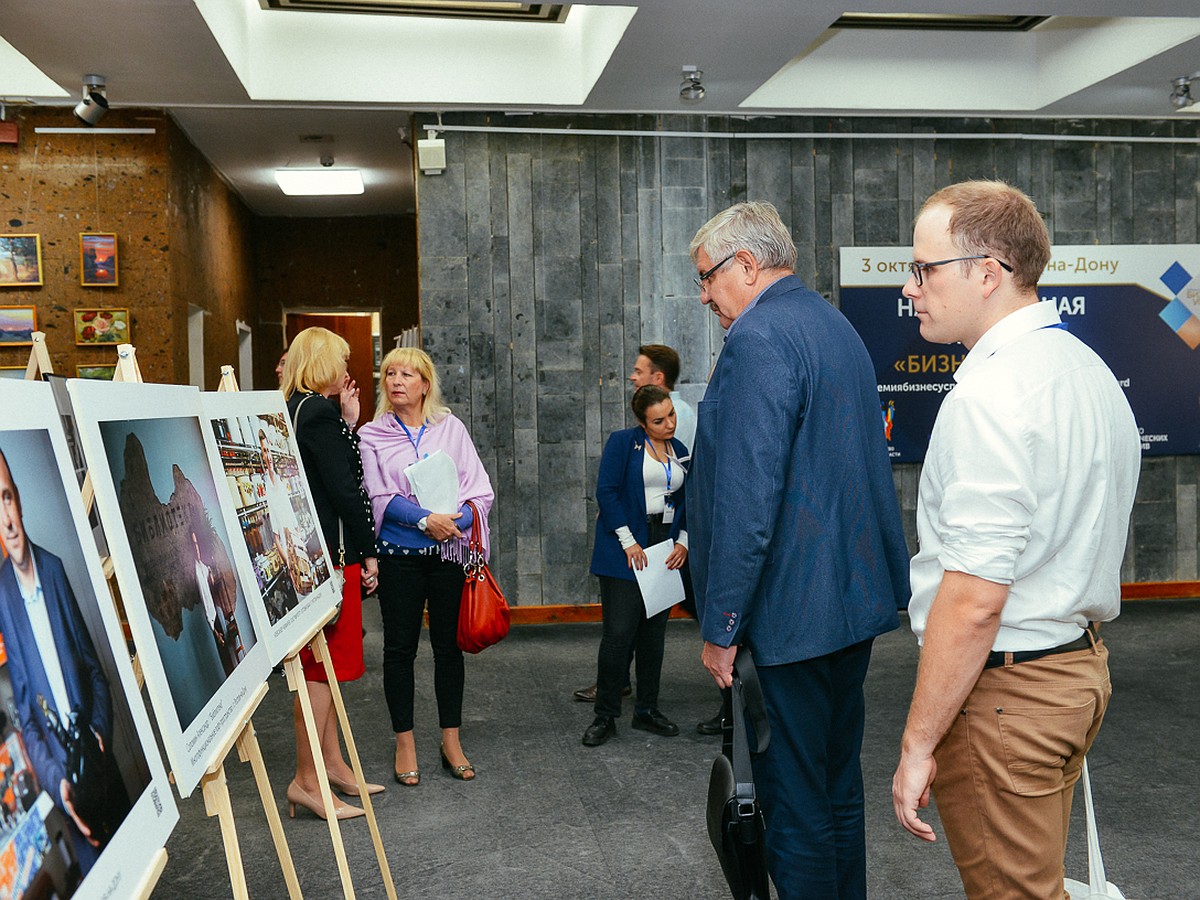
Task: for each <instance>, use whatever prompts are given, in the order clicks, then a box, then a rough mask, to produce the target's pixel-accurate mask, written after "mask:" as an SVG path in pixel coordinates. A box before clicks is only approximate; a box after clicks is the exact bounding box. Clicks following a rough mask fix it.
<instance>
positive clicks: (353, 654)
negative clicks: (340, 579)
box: [300, 563, 367, 681]
mask: <svg viewBox="0 0 1200 900" xmlns="http://www.w3.org/2000/svg"><path fill="white" fill-rule="evenodd" d="M342 575H343V576H344V577H345V579H346V581H345V584H343V585H342V614H341V615H340V616H338V620H337V621H336V622H334V623H332V624H330V625H326V626H325V643H326V644H327V645H328V646H329V658H330V660H332V662H333V674H334V675H336V676H337V680H338V681H354V680H355V679H357V678H361V677H362V676H363V673H364V672H366V671H367V667H366V664H365V663H364V662H363V640H362V566H361V565H359V564H358V563H354V565H351V566H346V567H345V568H344V569H342ZM300 662H301V664H302V665H303V666H304V680H305V681H328V680H329V679H328V678H326V677H325V666H324V665H323V664H322V663H320V662H319V661H318V660H317V659H316V658H315V657H314V656H313V653H312V651H311V650H309V649H308V647H305V648H304V649H303V650H301V651H300Z"/></svg>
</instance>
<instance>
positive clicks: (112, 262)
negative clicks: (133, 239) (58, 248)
mask: <svg viewBox="0 0 1200 900" xmlns="http://www.w3.org/2000/svg"><path fill="white" fill-rule="evenodd" d="M79 283H80V284H82V285H83V286H84V287H116V284H117V236H116V235H115V234H81V235H79Z"/></svg>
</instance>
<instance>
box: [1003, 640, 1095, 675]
mask: <svg viewBox="0 0 1200 900" xmlns="http://www.w3.org/2000/svg"><path fill="white" fill-rule="evenodd" d="M1091 646H1092V642H1091V640H1089V639H1088V633H1087V631H1084V633H1083V634H1081V635H1080V636H1079V637H1077V638H1075V640H1073V641H1071V642H1070V643H1069V644H1059V645H1058V646H1057V647H1049V648H1047V649H1045V650H1012V651H1008V650H993V651H992V652H991V653H989V654H988V656H987V662H985V663H984V664H983V667H984V668H985V669H998V668H1000V666H1003V665H1005V663H1006V661H1007V660H1006V657H1008V656H1012V661H1013V662H1014V663H1022V662H1029V661H1030V660H1034V659H1041V658H1042V657H1043V656H1053V655H1054V654H1056V653H1071V652H1073V651H1075V650H1087V649H1089V648H1090V647H1091Z"/></svg>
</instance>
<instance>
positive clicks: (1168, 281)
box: [1162, 263, 1192, 294]
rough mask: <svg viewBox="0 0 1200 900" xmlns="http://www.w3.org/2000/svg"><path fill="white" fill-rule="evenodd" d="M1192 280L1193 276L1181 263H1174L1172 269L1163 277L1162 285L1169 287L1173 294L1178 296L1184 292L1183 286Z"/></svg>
mask: <svg viewBox="0 0 1200 900" xmlns="http://www.w3.org/2000/svg"><path fill="white" fill-rule="evenodd" d="M1191 280H1192V276H1191V275H1189V274H1188V272H1187V269H1185V268H1184V267H1183V266H1181V265H1180V264H1179V263H1173V264H1172V265H1171V268H1169V269H1167V271H1165V272H1164V273H1163V275H1162V283H1163V284H1165V285H1166V286H1167V288H1168V289H1169V290H1170V291H1171V293H1172V294H1178V293H1179V292H1180V291H1181V290H1183V286H1184V285H1185V284H1187V283H1188V282H1189V281H1191Z"/></svg>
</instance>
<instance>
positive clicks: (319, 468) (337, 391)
mask: <svg viewBox="0 0 1200 900" xmlns="http://www.w3.org/2000/svg"><path fill="white" fill-rule="evenodd" d="M349 358H350V345H349V344H347V343H346V341H345V340H344V339H343V338H341V337H339V336H338V335H336V334H334V333H333V332H332V331H329V330H327V329H325V328H306V329H304V331H302V332H300V333H299V334H298V335H296V337H295V338H293V339H292V343H291V346H290V347H289V348H288V354H287V362H286V363H285V364H284V369H283V383H282V385H281V389H282V390H283V395H284V397H285V398H286V399H287V405H288V412H289V413H290V414H291V417H292V426H293V428H294V429H295V431H296V442H297V444H299V446H300V459H301V460H302V461H303V463H304V471H305V474H306V475H307V476H308V490H309V496H310V497H311V498H312V503H313V508H314V509H315V510H316V513H317V519H318V521H319V522H320V523H321V532H322V534H323V535H324V536H325V545H326V546H327V547H328V548H329V553H330V555H331V556H332V557H333V563H334V565H335V566H341V572H342V576H343V578H344V579H345V581H344V584H343V587H342V609H341V614H340V615H339V616H338V618H337V621H336V622H333V623H332V624H330V625H327V626H325V640H326V642H327V643H328V645H329V657H330V661H331V662H332V664H333V670H334V674H335V675H336V676H337V679H338V681H353V680H355V679H357V678H360V677H362V674H363V672H364V671H365V670H366V666H365V665H364V663H363V643H362V598H363V594H364V593H367V594H370V593H373V592H374V591H375V589H376V587H377V586H378V584H377V582H378V577H379V570H378V566H377V564H376V559H375V525H374V522H373V521H372V519H371V506H370V503H369V501H368V500H367V495H366V493H364V491H363V487H362V474H363V473H362V461H361V460H360V459H359V455H358V437H357V436H356V435H355V434H354V432H353V431H352V430H351V427H350V425H349V424H348V423H347V422H346V421H345V420H344V419H343V418H342V413H343V409H342V403H343V402H344V403H345V405H346V406H347V407H349V409H348V410H347V412H349V413H350V414H351V415H352V417H353V419H354V420H357V418H358V416H357V413H358V409H357V406H358V391H357V390H356V389H355V388H354V387H353V385H352V383H351V382H350V381H349V379H348V376H347V374H346V361H347V360H348V359H349ZM301 661H302V662H303V665H304V681H305V686H306V687H307V689H308V696H309V700H310V702H311V703H312V708H313V716H314V718H315V719H316V727H317V733H318V734H319V735H320V737H321V752H322V756H323V757H324V759H325V769H326V771H327V772H328V773H329V785H330V787H332V788H334V789H335V790H338V791H341V792H342V793H343V794H348V795H350V796H354V797H356V796H358V785H357V784H356V783H355V779H354V772H353V770H352V769H351V768H350V766H349V765H347V763H346V761H345V759H344V758H343V757H342V750H341V746H340V744H339V742H338V723H337V716H336V715H335V714H334V712H333V696H332V694H331V693H330V690H329V685H328V683H327V680H326V677H325V668H324V666H323V665H322V664H321V663H320V662H318V661H317V660H316V659H314V658H313V655H312V653H311V652H310V651H309V650H308V649H307V648H306V649H305V650H304V651H303V653H302V654H301ZM295 724H296V777H295V779H294V780H293V781H292V783H291V784H290V785H288V790H287V798H288V806H289V811H290V813H291V814H292V815H293V816H294V815H295V813H296V807H297V806H303V807H306V808H307V809H310V810H312V811H313V812H314V813H316V814H317V815H318V816H320V817H321V818H324V817H325V810H324V807H323V806H322V804H321V796H320V789H319V787H318V785H317V773H316V769H315V766H314V763H313V759H312V755H311V752H310V750H309V743H308V735H307V731H306V729H305V727H304V721H303V719H302V717H301V713H300V701H299V699H298V698H297V700H296V705H295ZM367 787H368V790H369V792H370V793H372V794H374V793H377V792H378V791H382V790H383V786H382V785H377V784H372V785H368V786H367ZM335 808H336V810H337V817H338V818H339V819H351V818H355V817H356V816H361V815H363V814H364V813H363V810H362V809H361V808H360V807H357V806H352V805H350V804H348V803H341V802H340V801H338V803H337V804H335Z"/></svg>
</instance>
